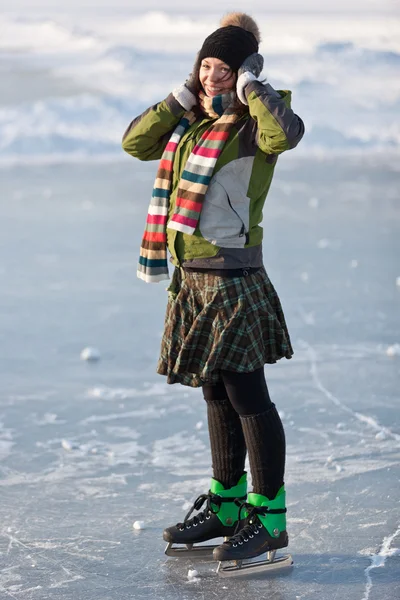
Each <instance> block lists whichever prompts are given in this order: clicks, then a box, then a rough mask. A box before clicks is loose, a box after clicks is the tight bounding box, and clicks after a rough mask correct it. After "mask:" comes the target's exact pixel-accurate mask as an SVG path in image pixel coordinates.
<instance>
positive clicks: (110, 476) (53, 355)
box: [0, 155, 400, 600]
mask: <svg viewBox="0 0 400 600" xmlns="http://www.w3.org/2000/svg"><path fill="white" fill-rule="evenodd" d="M154 167H155V165H151V164H150V165H142V164H140V163H136V162H135V161H132V163H131V164H130V166H128V168H127V166H126V165H109V166H106V165H103V166H101V167H96V166H90V165H84V166H83V165H82V166H81V167H78V166H68V165H66V166H64V167H61V166H59V167H57V168H55V169H47V168H46V169H40V168H24V169H22V170H21V168H18V169H13V170H10V171H3V179H2V183H3V189H4V196H3V198H5V199H7V201H2V202H1V203H0V228H1V231H0V233H1V236H0V239H2V243H3V248H7V251H6V252H2V254H1V261H0V266H1V270H0V278H1V281H2V290H3V293H2V295H1V297H0V332H1V334H0V336H1V340H2V344H1V348H2V350H1V351H2V360H1V361H0V378H1V381H2V396H1V403H0V494H1V503H0V522H1V523H2V525H1V527H0V597H1V599H2V600H3V597H4V598H5V599H7V598H14V597H17V596H18V597H19V598H24V599H26V600H47V598H51V599H52V600H53V599H58V598H60V599H61V598H62V599H63V600H68V599H69V598H71V599H74V600H75V599H76V598H81V597H82V598H83V597H84V598H85V599H87V600H92V599H93V600H117V599H118V600H128V599H129V600H131V599H132V598H149V599H151V600H153V599H154V598H160V597H161V598H163V599H165V600H176V599H177V598H179V599H180V598H182V599H186V598H187V599H191V598H192V597H193V598H194V597H197V596H199V595H200V597H203V595H204V597H212V595H213V594H214V595H215V594H217V595H218V596H221V597H228V596H229V598H232V599H233V600H246V599H250V598H254V597H268V598H273V599H279V600H295V599H296V598H305V599H307V600H331V599H332V596H333V597H334V596H335V595H336V597H337V598H339V597H342V596H343V597H346V598H347V599H348V600H363V599H364V600H376V599H377V598H378V597H379V600H393V599H394V598H396V597H399V592H400V587H399V577H398V573H399V560H400V556H399V554H398V548H399V546H400V534H399V518H400V515H399V505H398V480H399V474H400V468H399V458H400V421H399V396H398V390H399V363H398V360H397V357H396V356H394V357H392V358H389V357H388V356H386V352H385V351H386V349H387V348H388V346H389V345H391V344H393V339H399V337H400V332H399V324H398V291H397V288H396V287H395V286H393V281H394V280H395V278H396V272H397V273H398V270H397V269H398V265H397V264H396V257H397V256H398V255H399V252H400V247H399V239H400V238H399V235H398V227H399V216H398V215H399V213H398V206H397V198H396V197H394V196H393V195H392V194H391V190H392V188H393V186H394V185H397V183H398V177H399V175H398V172H395V171H393V170H392V169H391V168H390V166H387V165H385V162H384V161H382V162H381V163H378V164H375V165H374V163H373V162H372V161H371V162H370V163H369V164H368V165H365V163H364V161H361V162H357V161H353V162H352V163H351V164H349V163H348V162H347V161H345V160H343V161H338V160H337V159H333V160H332V161H321V162H318V163H316V162H312V163H309V162H307V160H304V159H299V160H297V159H296V157H295V156H293V158H292V157H291V156H290V155H289V156H288V157H286V156H284V157H282V158H281V159H280V162H279V163H278V167H277V170H276V176H275V179H274V183H273V186H272V188H271V193H270V197H269V199H268V203H267V206H266V210H265V220H264V227H265V244H264V254H265V263H266V266H267V269H268V272H269V274H270V277H271V279H272V281H273V282H274V284H275V286H276V288H277V289H278V291H279V293H280V296H281V299H282V302H283V305H284V309H285V314H286V317H287V321H288V325H289V328H290V331H291V334H292V338H293V344H294V347H295V356H294V358H293V359H292V360H291V361H287V362H282V363H278V364H277V365H273V366H270V367H267V368H266V375H267V379H268V381H269V386H270V392H271V396H272V397H273V399H274V401H275V403H276V404H277V406H278V409H279V412H280V413H281V415H282V417H283V422H284V426H285V431H286V437H287V470H286V485H287V497H288V530H289V535H290V552H291V553H292V555H293V558H294V561H295V568H294V569H293V572H292V573H291V574H290V575H288V576H285V577H279V578H274V579H272V578H271V579H267V580H266V579H262V578H254V579H250V580H249V579H246V580H243V581H240V582H238V580H235V581H229V580H228V581H227V580H225V579H224V580H223V581H222V580H219V579H217V578H216V573H215V568H216V567H215V565H213V564H212V563H206V562H201V563H198V562H195V561H193V560H190V561H186V560H185V561H182V562H179V561H177V560H175V559H167V558H166V557H165V556H164V554H163V551H164V542H163V540H162V530H163V528H164V527H165V526H168V525H171V524H173V523H176V522H177V521H179V520H181V519H182V518H183V517H184V515H185V514H186V513H187V511H188V510H189V508H190V507H191V505H192V503H193V501H194V499H195V498H196V497H197V496H198V495H199V494H201V493H204V492H205V491H206V490H207V489H208V486H209V481H210V475H211V468H210V453H209V440H208V431H207V427H206V425H205V424H206V410H205V406H204V401H203V400H202V398H201V393H200V391H199V390H192V389H190V388H184V387H182V386H181V387H180V386H168V385H166V384H165V381H164V379H163V378H162V377H160V376H158V375H156V373H155V365H156V361H157V355H158V350H159V343H160V332H161V330H162V324H163V318H164V310H165V303H166V295H167V294H166V291H165V289H164V287H163V286H146V285H145V284H143V283H142V282H140V281H139V280H137V279H136V278H135V264H136V258H137V250H138V243H140V239H141V234H142V226H143V223H144V221H145V214H146V210H147V199H148V191H149V189H150V188H151V184H152V179H153V175H154ZM356 182H360V185H361V186H362V189H363V190H368V194H367V195H365V196H363V195H362V194H360V195H358V193H357V189H358V188H357V185H356ZM289 188H290V192H289V193H284V192H283V191H282V189H286V190H289ZM16 189H18V190H20V192H21V194H20V195H19V197H18V198H15V196H13V192H14V191H15V190H16ZM45 189H51V190H52V192H53V193H52V195H51V196H48V195H46V194H44V193H43V191H44V190H45ZM313 194H315V197H317V196H318V198H320V204H319V207H318V210H315V209H314V208H313V207H312V206H309V199H310V197H312V195H313ZM85 198H86V199H91V201H92V202H93V209H92V210H91V211H89V212H88V211H84V210H82V208H81V207H82V202H83V201H84V200H85ZM363 198H364V199H363ZM372 199H374V200H373V201H372ZM360 213H362V215H363V217H362V219H360ZM283 239H285V240H286V242H285V244H284V246H282V240H283ZM321 239H329V240H337V239H340V241H341V243H340V244H336V245H334V246H331V247H329V248H326V249H324V250H320V249H319V248H318V247H317V242H318V240H321ZM355 256H356V257H357V259H358V260H359V265H358V267H357V269H349V264H350V261H351V260H353V259H354V257H355ZM305 272H307V273H308V274H309V278H308V280H307V281H306V282H305V281H304V278H301V277H300V274H301V273H305ZM306 315H313V324H312V325H311V324H310V321H308V322H307V318H306ZM88 339H90V340H91V341H92V343H93V344H95V345H96V346H97V347H98V348H101V349H102V360H101V361H100V362H98V363H88V362H83V361H81V360H80V359H79V353H80V351H81V349H82V348H83V347H84V345H85V340H88ZM200 423H203V426H202V427H200ZM136 521H137V522H142V523H145V524H146V527H145V529H140V530H135V529H134V527H133V524H134V523H135V522H136ZM378 567H379V568H378ZM190 570H191V571H193V570H196V571H197V573H198V576H196V577H194V578H191V579H188V572H189V571H190Z"/></svg>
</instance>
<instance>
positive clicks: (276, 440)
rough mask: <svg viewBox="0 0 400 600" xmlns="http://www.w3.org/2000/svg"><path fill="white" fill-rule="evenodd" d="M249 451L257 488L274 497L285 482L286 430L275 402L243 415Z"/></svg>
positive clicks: (254, 483) (243, 425)
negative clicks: (268, 406) (264, 409)
mask: <svg viewBox="0 0 400 600" xmlns="http://www.w3.org/2000/svg"><path fill="white" fill-rule="evenodd" d="M240 420H241V423H242V428H243V433H244V438H245V440H246V446H247V451H248V453H249V462H250V471H251V478H252V481H253V492H254V493H256V494H262V495H263V496H267V498H269V500H273V499H274V498H275V496H276V494H277V493H278V490H279V488H280V487H281V486H282V485H283V482H284V481H283V479H284V473H285V453H286V443H285V432H284V430H283V426H282V421H281V419H280V416H279V414H278V411H277V410H276V407H275V404H274V403H272V406H271V407H270V408H269V409H268V410H266V411H265V412H263V413H261V414H258V415H247V416H241V417H240Z"/></svg>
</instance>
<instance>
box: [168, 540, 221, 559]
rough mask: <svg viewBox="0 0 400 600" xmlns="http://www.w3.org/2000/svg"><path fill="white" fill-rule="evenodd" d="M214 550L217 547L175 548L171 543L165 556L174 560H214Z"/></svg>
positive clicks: (186, 545)
mask: <svg viewBox="0 0 400 600" xmlns="http://www.w3.org/2000/svg"><path fill="white" fill-rule="evenodd" d="M214 548H216V546H200V545H199V546H195V545H194V544H185V545H182V546H174V545H173V544H172V543H169V544H168V545H167V547H166V548H165V554H166V555H167V556H172V557H173V558H196V559H200V558H205V559H210V560H212V555H213V550H214Z"/></svg>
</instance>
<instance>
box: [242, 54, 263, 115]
mask: <svg viewBox="0 0 400 600" xmlns="http://www.w3.org/2000/svg"><path fill="white" fill-rule="evenodd" d="M263 66H264V58H263V57H262V56H261V54H258V53H257V52H255V53H254V54H250V56H248V57H247V58H246V60H245V61H244V62H243V64H242V66H241V67H240V69H239V71H238V79H237V83H236V92H237V95H238V97H239V100H240V102H242V103H243V104H248V102H247V99H246V94H245V88H246V86H247V84H248V83H250V81H254V80H255V79H258V77H259V76H260V74H261V71H262V70H263Z"/></svg>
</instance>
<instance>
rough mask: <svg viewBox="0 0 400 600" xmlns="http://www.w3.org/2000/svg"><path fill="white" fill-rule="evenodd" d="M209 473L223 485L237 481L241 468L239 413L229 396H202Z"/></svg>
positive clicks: (242, 449)
mask: <svg viewBox="0 0 400 600" xmlns="http://www.w3.org/2000/svg"><path fill="white" fill-rule="evenodd" d="M206 401H207V416H208V431H209V435H210V445H211V456H212V468H213V477H214V478H215V479H218V481H220V482H221V483H222V484H223V485H224V487H225V488H228V487H232V486H234V485H236V484H237V482H238V481H239V479H240V477H241V476H242V475H243V472H244V464H245V460H246V444H245V441H244V436H243V431H242V425H241V422H240V417H239V415H238V414H237V412H236V411H235V409H234V408H233V407H232V405H231V403H230V402H229V400H228V399H227V398H226V399H223V400H213V401H210V400H206Z"/></svg>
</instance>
